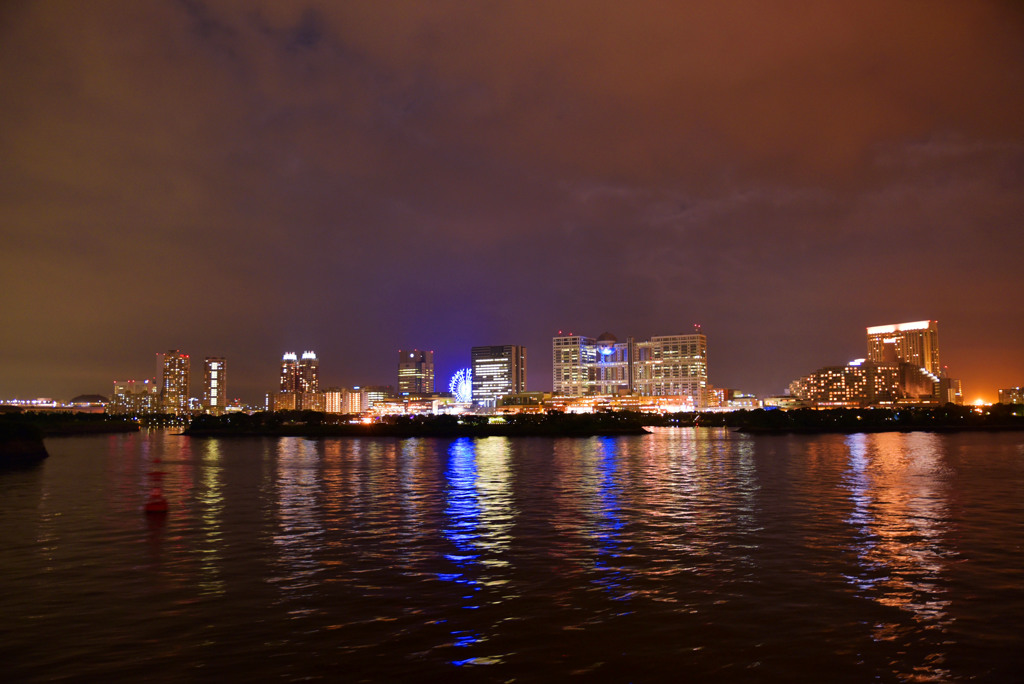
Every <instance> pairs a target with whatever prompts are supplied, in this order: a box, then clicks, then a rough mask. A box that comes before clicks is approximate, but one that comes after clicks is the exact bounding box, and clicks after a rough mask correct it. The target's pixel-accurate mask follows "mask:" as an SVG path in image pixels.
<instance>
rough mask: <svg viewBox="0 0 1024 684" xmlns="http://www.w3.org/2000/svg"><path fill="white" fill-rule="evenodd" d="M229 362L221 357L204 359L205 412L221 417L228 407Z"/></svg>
mask: <svg viewBox="0 0 1024 684" xmlns="http://www.w3.org/2000/svg"><path fill="white" fill-rule="evenodd" d="M227 374H228V371H227V361H225V360H224V358H223V357H220V356H207V357H206V358H205V359H203V410H204V411H206V412H207V413H209V414H211V415H214V416H219V415H221V414H222V413H224V409H225V407H227V405H228V397H227Z"/></svg>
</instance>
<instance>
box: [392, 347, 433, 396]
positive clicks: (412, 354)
mask: <svg viewBox="0 0 1024 684" xmlns="http://www.w3.org/2000/svg"><path fill="white" fill-rule="evenodd" d="M433 393H434V352H432V351H420V350H419V349H413V350H411V351H408V350H400V351H399V352H398V395H399V396H402V395H409V394H433Z"/></svg>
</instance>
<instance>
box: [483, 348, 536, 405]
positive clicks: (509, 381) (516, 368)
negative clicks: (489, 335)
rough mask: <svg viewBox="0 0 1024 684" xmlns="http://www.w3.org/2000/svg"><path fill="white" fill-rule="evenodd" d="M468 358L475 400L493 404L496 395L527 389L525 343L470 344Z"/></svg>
mask: <svg viewBox="0 0 1024 684" xmlns="http://www.w3.org/2000/svg"><path fill="white" fill-rule="evenodd" d="M470 358H471V361H472V369H473V370H472V386H473V403H474V404H477V405H479V406H494V405H495V403H496V402H497V399H498V397H501V396H504V395H506V394H518V393H519V392H525V391H526V347H523V346H520V345H517V344H506V345H500V346H489V347H473V348H472V350H471V351H470Z"/></svg>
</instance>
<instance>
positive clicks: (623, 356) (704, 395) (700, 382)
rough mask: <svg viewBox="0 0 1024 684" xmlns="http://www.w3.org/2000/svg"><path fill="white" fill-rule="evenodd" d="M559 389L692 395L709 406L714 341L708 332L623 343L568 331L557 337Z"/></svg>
mask: <svg viewBox="0 0 1024 684" xmlns="http://www.w3.org/2000/svg"><path fill="white" fill-rule="evenodd" d="M552 351H553V364H552V375H553V378H552V380H553V385H552V386H553V389H554V391H555V392H556V393H558V394H562V395H565V396H571V397H582V396H595V395H603V396H609V395H622V394H638V395H641V396H655V397H657V396H664V397H686V398H687V401H686V402H685V403H686V404H687V405H690V406H692V407H693V408H695V409H698V408H705V407H707V405H708V395H709V389H710V386H709V385H708V363H707V356H708V341H707V337H706V336H705V335H704V334H703V333H699V332H698V333H694V334H690V335H663V336H660V337H652V338H651V339H649V340H641V341H636V340H634V339H633V338H627V339H626V341H625V342H619V341H618V339H617V338H616V337H615V336H614V335H612V334H611V333H604V334H603V335H601V336H600V337H598V338H596V339H595V338H591V337H583V336H578V335H565V336H559V337H555V338H554V339H553V340H552Z"/></svg>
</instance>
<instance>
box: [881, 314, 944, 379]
mask: <svg viewBox="0 0 1024 684" xmlns="http://www.w3.org/2000/svg"><path fill="white" fill-rule="evenodd" d="M867 330H868V358H867V360H868V361H874V362H875V363H895V362H897V361H903V362H904V363H909V364H912V365H914V366H917V367H918V368H924V369H925V370H926V371H928V372H929V373H931V374H932V375H936V376H939V375H942V366H941V365H939V322H938V321H914V322H912V323H896V324H893V325H875V326H872V327H870V328H868V329H867Z"/></svg>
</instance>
